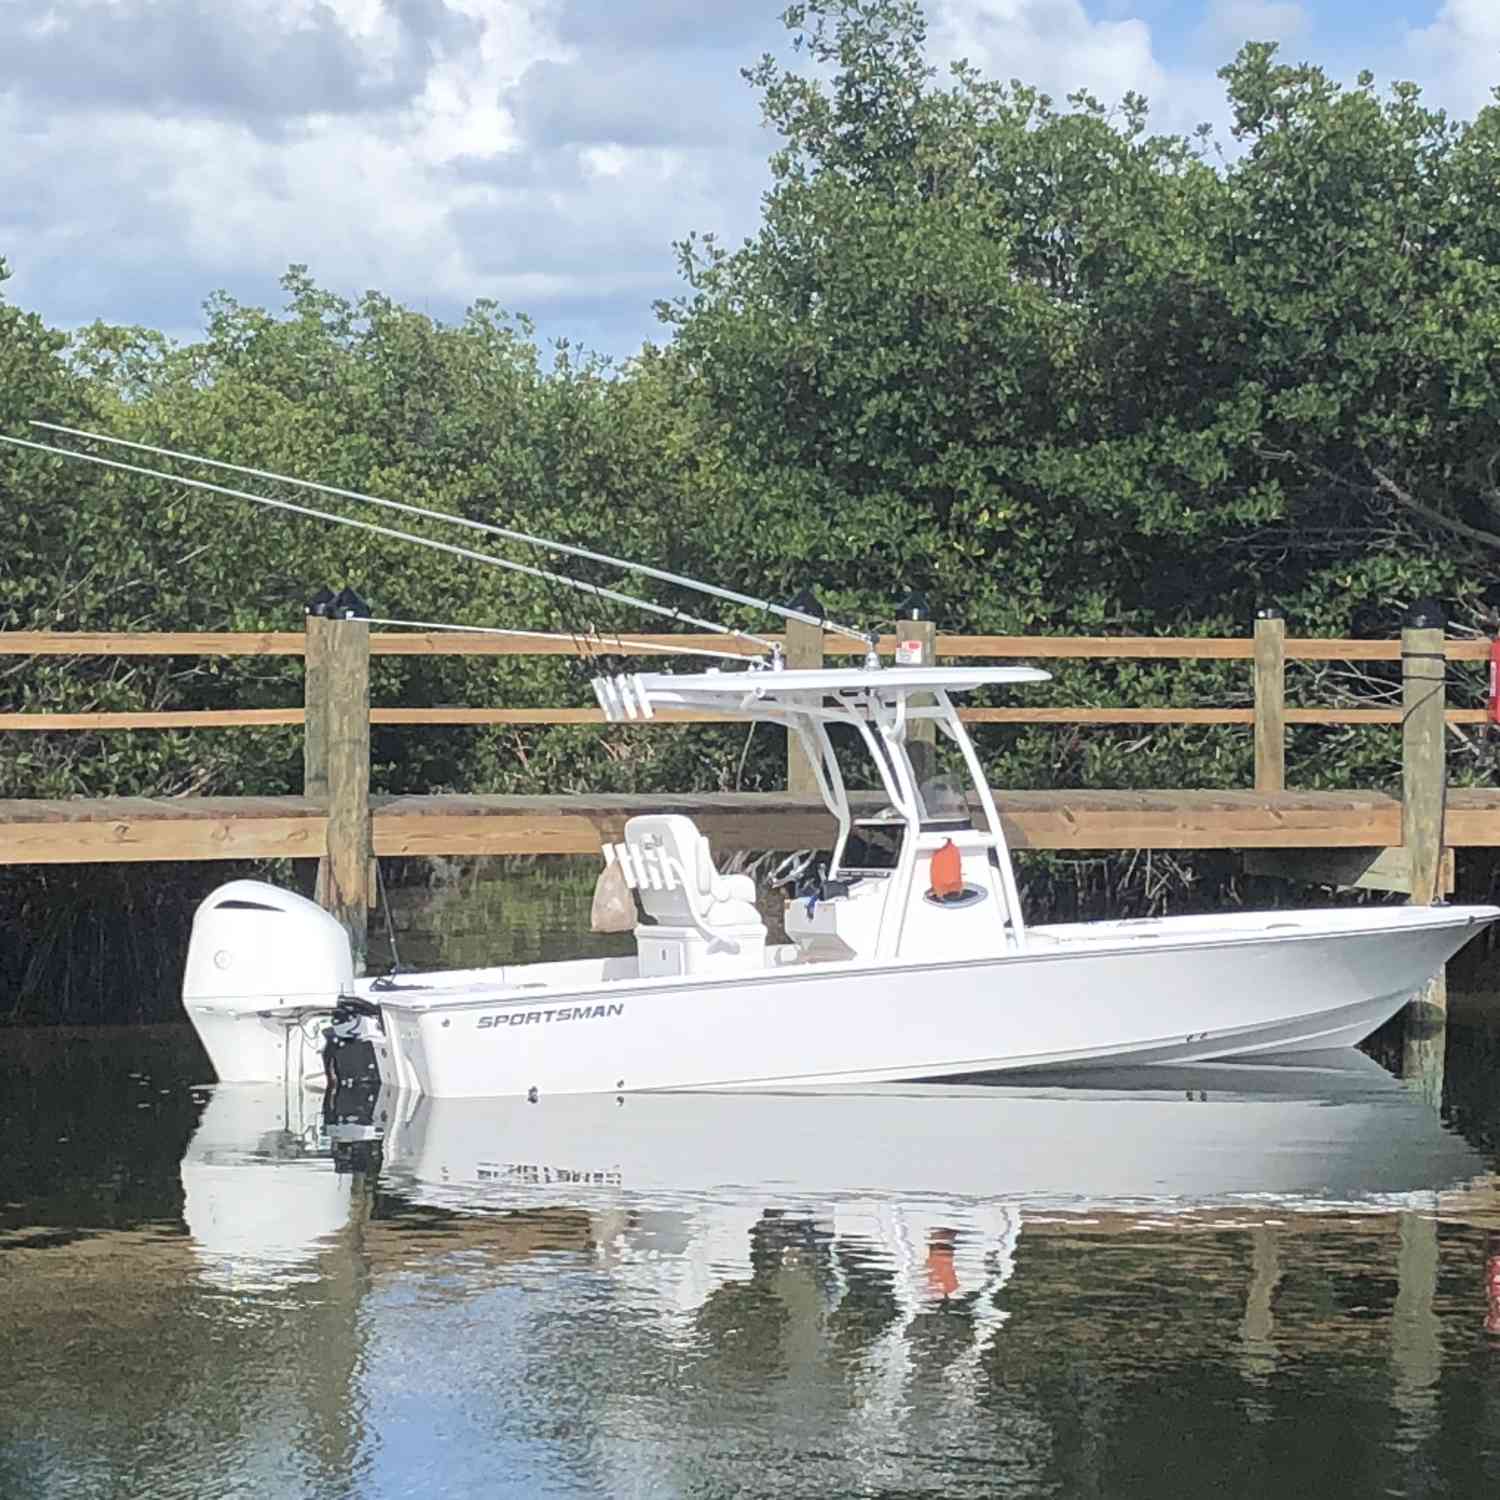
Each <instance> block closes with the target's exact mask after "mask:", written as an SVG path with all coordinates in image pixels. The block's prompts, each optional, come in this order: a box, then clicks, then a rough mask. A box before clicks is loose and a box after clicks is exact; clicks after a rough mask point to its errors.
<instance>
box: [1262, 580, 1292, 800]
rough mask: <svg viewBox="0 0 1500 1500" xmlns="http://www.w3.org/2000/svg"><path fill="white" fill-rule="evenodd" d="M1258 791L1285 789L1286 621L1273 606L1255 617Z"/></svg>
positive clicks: (1281, 790)
mask: <svg viewBox="0 0 1500 1500" xmlns="http://www.w3.org/2000/svg"><path fill="white" fill-rule="evenodd" d="M1255 790H1256V791H1258V792H1284V791H1285V790H1286V621H1285V620H1284V619H1283V618H1282V615H1281V611H1280V610H1279V609H1274V608H1270V609H1263V610H1261V611H1260V612H1259V613H1258V614H1257V615H1256V617H1255Z"/></svg>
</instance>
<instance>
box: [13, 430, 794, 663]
mask: <svg viewBox="0 0 1500 1500" xmlns="http://www.w3.org/2000/svg"><path fill="white" fill-rule="evenodd" d="M0 443H9V444H11V446H12V447H16V448H29V449H32V450H33V451H34V452H37V453H50V454H51V455H52V456H53V457H54V458H69V459H73V460H75V461H76V462H78V463H86V464H98V465H100V466H101V467H102V468H106V469H119V470H122V471H123V472H124V473H127V474H140V475H143V476H144V477H145V478H147V479H160V480H162V481H164V482H165V483H167V484H180V485H183V486H185V487H186V488H188V489H193V490H206V491H208V492H209V493H211V494H215V495H225V496H227V497H228V498H229V499H231V500H249V501H250V502H251V503H252V504H255V505H265V506H268V507H270V508H271V509H272V510H284V511H287V512H289V513H290V514H292V515H296V516H310V517H312V518H313V519H314V520H316V521H331V522H333V524H334V525H335V526H350V527H353V528H354V530H356V531H366V532H370V533H371V534H372V535H374V536H385V537H391V538H394V539H395V540H396V541H400V542H411V543H413V544H414V545H415V546H418V547H430V548H431V549H432V550H433V551H434V552H446V553H447V554H448V555H449V556H450V557H462V558H467V559H468V560H469V561H470V562H477V563H482V564H484V566H486V567H490V568H504V569H507V570H508V571H510V572H512V573H524V574H525V575H526V576H527V577H528V578H540V579H542V580H543V581H544V582H547V583H557V584H561V585H563V586H564V587H565V588H570V589H575V590H577V592H579V593H580V594H590V595H592V596H593V597H594V598H596V599H609V600H611V601H612V602H614V603H616V604H626V605H629V606H630V607H631V608H632V609H643V610H646V611H647V612H648V613H650V614H653V615H661V616H662V617H663V618H665V619H668V620H681V621H684V622H685V623H686V624H689V625H696V626H698V628H699V629H700V630H711V631H713V632H714V634H715V635H732V636H736V637H738V638H739V639H740V640H742V641H748V642H750V643H751V644H752V645H754V646H758V647H760V648H761V649H762V650H763V651H768V652H770V653H771V654H772V655H773V656H774V655H775V654H776V643H775V642H774V641H769V640H767V639H766V638H765V637H764V636H759V635H753V634H752V633H751V632H750V631H748V630H736V629H734V628H733V627H732V626H729V625H721V624H720V623H719V622H718V621H717V620H703V619H699V617H698V616H697V615H690V614H686V613H684V611H682V610H680V609H671V608H669V607H668V606H666V605H664V604H654V603H652V602H651V600H649V599H637V598H636V597H635V596H634V595H633V594H622V593H620V592H618V591H617V590H615V589H607V588H604V587H602V586H601V585H599V584H595V583H585V582H584V580H583V579H581V578H569V577H568V576H567V574H566V573H553V572H549V571H548V570H547V569H546V568H534V567H532V566H531V565H530V564H529V563H520V562H512V561H511V559H510V558H507V557H495V556H492V555H491V554H490V553H488V552H476V551H474V549H473V548H472V547H457V546H455V545H454V544H453V543H452V542H438V541H434V540H433V539H432V538H431V537H425V536H417V535H416V534H415V533H414V532H410V531H397V530H396V529H395V527H393V526H377V525H376V524H375V523H374V522H373V521H360V520H356V519H355V518H354V517H353V516H340V515H335V514H334V513H333V512H332V511H327V510H314V509H313V508H312V507H311V506H308V505H296V504H294V503H293V502H292V501H290V500H276V499H273V498H272V497H271V496H269V495H256V494H253V493H252V492H251V491H249V490H236V489H231V488H229V486H227V485H222V484H212V483H210V482H209V481H208V480H206V479H188V478H187V477H185V476H184V475H182V474H168V473H165V472H163V471H162V470H160V469H147V468H144V467H142V466H141V465H140V464H127V463H123V462H121V461H120V460H119V459H116V458H101V457H99V455H98V454H95V453H75V452H74V451H73V450H72V449H70V448H54V447H51V446H49V445H48V444H46V443H33V442H30V441H29V440H28V439H26V438H18V437H10V436H8V435H7V434H5V433H0Z"/></svg>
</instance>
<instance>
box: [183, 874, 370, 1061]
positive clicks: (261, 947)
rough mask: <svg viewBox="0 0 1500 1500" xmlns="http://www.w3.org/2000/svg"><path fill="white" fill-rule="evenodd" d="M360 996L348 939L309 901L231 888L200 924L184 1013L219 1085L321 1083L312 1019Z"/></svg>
mask: <svg viewBox="0 0 1500 1500" xmlns="http://www.w3.org/2000/svg"><path fill="white" fill-rule="evenodd" d="M353 988H354V956H353V953H352V952H351V950H350V947H349V938H348V935H347V934H346V933H345V932H344V929H343V927H342V926H341V925H340V924H339V923H338V922H337V921H335V919H334V918H333V917H331V916H329V914H328V913H327V912H326V911H324V910H323V909H322V907H320V906H318V905H317V904H316V903H315V902H312V901H309V900H307V899H306V897H303V896H299V895H297V894H296V893H295V892H292V891H283V890H280V889H278V888H277V887H276V886H273V885H267V884H266V883H265V882H263V881H259V880H232V881H230V882H229V884H227V885H221V886H220V887H219V888H218V889H217V890H216V891H214V893H213V894H212V895H211V896H209V897H208V899H207V900H206V901H204V902H203V903H202V904H201V905H200V906H199V907H198V910H197V912H196V913H195V914H194V917H193V935H192V940H191V942H190V943H189V944H188V958H187V969H186V971H185V973H184V975H183V980H182V1003H183V1006H184V1008H185V1009H186V1010H187V1013H188V1018H189V1020H191V1021H192V1023H193V1025H194V1027H195V1028H196V1029H197V1032H198V1036H199V1039H200V1040H201V1041H202V1043H203V1045H204V1047H205V1048H206V1049H207V1051H208V1055H209V1059H210V1061H211V1062H212V1063H213V1065H214V1071H215V1072H216V1073H217V1074H218V1075H219V1081H220V1082H221V1083H261V1082H277V1081H279V1080H281V1079H282V1078H284V1077H286V1076H288V1073H289V1072H291V1073H293V1074H296V1075H300V1074H301V1073H302V1072H305V1071H315V1072H316V1073H317V1074H318V1075H319V1078H320V1081H321V1074H322V1072H323V1063H322V1058H321V1050H322V1044H323V1037H322V1028H321V1027H320V1026H316V1025H312V1024H307V1023H308V1021H309V1012H317V1011H325V1012H331V1011H332V1010H333V1008H334V1006H335V1005H336V1004H337V1003H338V1000H339V997H340V996H341V995H346V994H349V993H350V992H351V991H352V990H353ZM304 1052H305V1055H304ZM289 1064H291V1067H290V1068H289ZM309 1064H310V1066H309Z"/></svg>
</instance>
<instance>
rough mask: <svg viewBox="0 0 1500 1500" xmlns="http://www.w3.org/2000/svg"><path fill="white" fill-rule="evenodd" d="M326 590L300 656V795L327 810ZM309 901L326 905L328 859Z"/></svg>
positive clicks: (329, 626)
mask: <svg viewBox="0 0 1500 1500" xmlns="http://www.w3.org/2000/svg"><path fill="white" fill-rule="evenodd" d="M332 602H333V595H332V594H331V593H329V592H328V591H327V590H324V592H323V593H322V594H319V595H318V597H317V598H316V599H313V600H312V601H311V602H310V603H309V604H308V606H307V623H306V626H305V629H306V632H307V634H306V645H305V647H304V649H303V653H302V714H303V717H302V795H303V796H304V797H310V798H312V799H313V800H314V801H315V802H318V803H320V804H321V805H322V806H323V807H325V808H326V807H327V806H328V654H329V651H330V650H331V649H332V647H331V641H330V635H331V632H332V631H333V629H334V628H335V622H334V621H333V620H332V619H330V618H329V617H328V613H327V606H328V605H329V604H331V603H332ZM313 900H315V901H316V902H317V903H318V904H319V905H320V906H325V907H326V906H327V905H328V856H327V855H326V854H324V855H322V856H321V857H320V858H319V860H318V873H317V876H316V878H315V879H314V882H313Z"/></svg>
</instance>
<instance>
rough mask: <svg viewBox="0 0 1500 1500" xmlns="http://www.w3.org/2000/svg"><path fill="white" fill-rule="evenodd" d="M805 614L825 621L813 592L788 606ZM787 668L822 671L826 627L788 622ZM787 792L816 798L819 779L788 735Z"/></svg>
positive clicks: (807, 593)
mask: <svg viewBox="0 0 1500 1500" xmlns="http://www.w3.org/2000/svg"><path fill="white" fill-rule="evenodd" d="M787 607H788V608H789V609H798V610H801V611H802V613H803V614H807V615H816V616H817V617H818V619H820V620H821V619H823V618H824V610H823V606H822V604H821V603H819V601H818V597H817V595H816V594H814V593H813V591H812V590H811V589H803V590H802V592H801V593H800V594H798V595H797V597H796V598H795V599H793V600H792V601H791V603H790V604H789V605H788V606H787ZM785 659H786V664H787V666H788V667H789V668H796V667H821V666H822V665H823V627H822V626H821V625H809V624H808V623H807V622H806V621H804V620H788V621H787V622H786V653H785ZM786 789H787V791H788V792H789V793H790V794H791V795H792V796H794V797H816V796H817V795H818V777H817V773H816V772H815V771H814V770H813V767H812V762H811V761H809V760H808V758H807V752H806V751H805V750H804V749H803V748H802V746H801V745H800V744H798V743H797V741H796V740H795V739H794V738H793V737H792V735H791V733H790V732H788V734H787V742H786Z"/></svg>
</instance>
